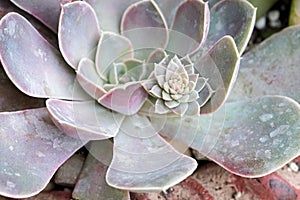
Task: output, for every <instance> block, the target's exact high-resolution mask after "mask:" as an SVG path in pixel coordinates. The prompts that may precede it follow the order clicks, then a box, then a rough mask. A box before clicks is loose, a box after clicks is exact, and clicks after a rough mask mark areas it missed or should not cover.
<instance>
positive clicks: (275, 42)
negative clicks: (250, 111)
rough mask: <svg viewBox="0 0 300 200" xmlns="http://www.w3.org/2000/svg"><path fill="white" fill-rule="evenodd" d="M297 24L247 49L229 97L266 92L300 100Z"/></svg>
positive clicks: (299, 32)
mask: <svg viewBox="0 0 300 200" xmlns="http://www.w3.org/2000/svg"><path fill="white" fill-rule="evenodd" d="M299 46H300V27H299V26H294V27H290V28H287V29H285V30H283V31H281V32H279V33H277V34H274V35H273V36H271V37H270V38H269V39H267V40H265V41H264V42H262V43H261V44H260V45H258V46H257V47H256V48H254V49H252V50H251V51H249V52H247V53H246V54H245V55H244V56H243V59H242V60H241V67H240V71H239V76H238V77H237V81H236V84H235V86H234V88H233V90H232V94H231V95H230V97H229V100H231V101H236V100H239V99H245V98H246V99H247V98H253V97H259V96H263V95H266V94H269V95H283V96H288V97H291V98H294V99H295V100H296V101H298V102H299V101H300V90H299V85H300V84H299V74H300V66H299V63H300V56H299V55H300V48H299Z"/></svg>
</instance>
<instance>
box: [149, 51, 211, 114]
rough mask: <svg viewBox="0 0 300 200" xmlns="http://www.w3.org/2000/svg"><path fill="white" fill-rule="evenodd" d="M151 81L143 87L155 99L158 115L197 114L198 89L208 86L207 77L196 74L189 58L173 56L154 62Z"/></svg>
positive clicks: (198, 107)
mask: <svg viewBox="0 0 300 200" xmlns="http://www.w3.org/2000/svg"><path fill="white" fill-rule="evenodd" d="M150 80H151V81H149V82H147V83H146V84H144V87H145V88H146V90H147V91H148V93H149V94H150V95H151V96H152V97H154V98H155V99H156V100H155V113H158V114H167V113H175V114H177V115H180V116H183V115H199V114H200V105H199V103H198V101H197V100H198V99H199V94H200V91H201V90H202V89H204V88H205V87H208V88H210V86H209V85H208V83H207V79H206V78H204V77H201V76H199V74H197V73H195V71H194V67H193V63H192V61H191V60H190V59H189V57H184V58H181V59H179V58H178V57H177V56H176V55H175V56H174V57H173V58H172V59H169V57H168V56H166V57H165V58H163V59H162V60H161V61H160V62H159V63H155V64H154V72H153V73H152V74H151V76H150ZM210 96H211V95H209V97H207V99H209V98H210Z"/></svg>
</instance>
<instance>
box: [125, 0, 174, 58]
mask: <svg viewBox="0 0 300 200" xmlns="http://www.w3.org/2000/svg"><path fill="white" fill-rule="evenodd" d="M121 33H122V34H123V35H124V36H126V37H127V38H129V39H130V40H131V42H132V44H133V47H134V49H135V50H145V49H150V51H153V49H157V48H164V47H165V46H166V43H167V41H168V31H167V25H166V22H165V19H164V18H163V16H162V13H161V11H160V10H159V8H158V6H157V5H156V3H155V2H154V1H151V0H144V1H140V2H138V3H135V4H132V5H131V6H129V7H128V9H127V10H126V11H125V12H124V15H123V18H122V22H121ZM137 53H139V52H137ZM140 53H141V54H143V53H144V52H140ZM137 55H138V54H137ZM148 55H149V54H147V56H148ZM146 58H147V57H146ZM139 59H141V58H139Z"/></svg>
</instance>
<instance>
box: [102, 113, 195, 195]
mask: <svg viewBox="0 0 300 200" xmlns="http://www.w3.org/2000/svg"><path fill="white" fill-rule="evenodd" d="M196 167H197V162H196V161H195V160H194V159H192V158H190V157H187V156H185V155H183V154H181V153H179V152H177V151H176V150H175V149H174V148H173V147H172V146H171V145H170V144H169V143H168V142H166V141H165V140H164V139H162V138H161V137H160V136H159V135H158V134H157V132H156V131H155V130H154V128H153V127H152V126H151V124H150V122H149V120H148V118H147V117H142V116H139V115H134V116H131V117H126V119H125V120H124V122H123V124H122V127H121V129H120V132H119V133H118V135H117V136H116V137H115V138H114V153H113V160H112V163H111V165H110V166H109V169H108V171H107V177H106V180H107V183H108V184H109V185H111V186H113V187H116V188H119V189H125V190H130V191H161V190H164V191H165V190H166V189H168V188H169V187H171V186H173V185H175V184H177V183H179V182H180V181H182V180H184V179H185V178H187V177H188V176H189V175H191V173H192V172H193V171H194V170H195V169H196Z"/></svg>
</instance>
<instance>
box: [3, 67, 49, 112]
mask: <svg viewBox="0 0 300 200" xmlns="http://www.w3.org/2000/svg"><path fill="white" fill-rule="evenodd" d="M44 103H45V101H44V99H37V98H32V97H29V96H27V95H26V94H24V93H22V92H21V91H20V90H18V89H17V88H16V87H15V86H14V85H13V84H12V82H11V81H10V80H9V79H8V77H7V76H6V75H5V72H4V70H3V69H2V66H1V65H0V112H2V111H15V110H23V109H28V108H40V107H43V106H44Z"/></svg>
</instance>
